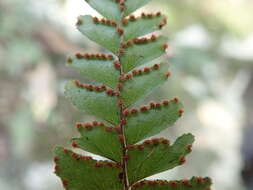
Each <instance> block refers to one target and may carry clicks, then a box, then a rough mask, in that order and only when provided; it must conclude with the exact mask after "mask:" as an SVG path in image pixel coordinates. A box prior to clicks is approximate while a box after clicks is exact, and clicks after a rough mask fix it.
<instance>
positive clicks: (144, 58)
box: [121, 36, 167, 72]
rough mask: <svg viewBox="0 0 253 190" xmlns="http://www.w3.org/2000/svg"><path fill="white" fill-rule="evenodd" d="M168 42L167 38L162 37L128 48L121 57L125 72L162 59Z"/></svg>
mask: <svg viewBox="0 0 253 190" xmlns="http://www.w3.org/2000/svg"><path fill="white" fill-rule="evenodd" d="M166 42H167V38H166V37H164V36H160V37H158V38H157V39H156V40H155V41H149V42H147V43H141V44H134V45H132V46H129V47H128V48H126V49H125V53H124V55H123V56H122V57H121V63H122V65H123V70H124V72H128V71H130V70H132V69H133V68H135V67H137V66H140V65H142V64H144V63H147V62H149V61H152V60H154V59H156V58H158V57H160V56H161V55H162V54H163V53H164V51H165V50H164V48H163V45H164V44H165V43H166Z"/></svg>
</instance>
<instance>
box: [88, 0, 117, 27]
mask: <svg viewBox="0 0 253 190" xmlns="http://www.w3.org/2000/svg"><path fill="white" fill-rule="evenodd" d="M85 1H86V2H87V3H88V4H89V5H90V6H91V7H93V8H94V9H95V10H96V11H98V12H99V13H100V14H101V15H103V16H104V17H106V18H108V19H112V20H115V21H117V22H119V21H120V14H121V13H120V9H119V5H118V3H116V1H114V0H85Z"/></svg>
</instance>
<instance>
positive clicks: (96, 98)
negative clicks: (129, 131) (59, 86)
mask: <svg viewBox="0 0 253 190" xmlns="http://www.w3.org/2000/svg"><path fill="white" fill-rule="evenodd" d="M65 96H66V97H67V98H68V99H69V100H70V101H71V102H72V104H73V105H74V106H76V107H77V108H78V109H79V110H81V111H85V112H87V113H89V114H92V115H95V116H97V117H99V118H101V119H104V120H106V121H108V122H110V123H113V124H117V123H118V122H119V119H118V118H119V110H118V109H117V99H116V97H115V96H113V97H111V96H108V95H107V94H106V93H105V92H95V91H89V90H87V89H82V88H80V87H77V86H76V84H75V82H74V81H70V82H68V83H67V84H66V85H65Z"/></svg>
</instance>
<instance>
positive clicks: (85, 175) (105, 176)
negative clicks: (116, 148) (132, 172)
mask: <svg viewBox="0 0 253 190" xmlns="http://www.w3.org/2000/svg"><path fill="white" fill-rule="evenodd" d="M54 152H55V155H56V158H57V161H56V175H58V176H59V177H60V178H61V179H62V181H63V183H64V184H65V185H64V186H65V189H68V190H84V189H87V190H98V189H108V190H109V189H111V190H121V189H122V185H121V183H120V181H119V178H118V174H119V172H120V169H119V168H117V167H115V166H113V167H111V166H108V165H103V166H101V167H95V164H96V160H93V159H89V160H87V159H85V158H84V157H82V156H81V155H78V154H75V155H74V156H73V152H72V151H70V150H67V152H64V148H61V147H57V148H56V149H55V151H54Z"/></svg>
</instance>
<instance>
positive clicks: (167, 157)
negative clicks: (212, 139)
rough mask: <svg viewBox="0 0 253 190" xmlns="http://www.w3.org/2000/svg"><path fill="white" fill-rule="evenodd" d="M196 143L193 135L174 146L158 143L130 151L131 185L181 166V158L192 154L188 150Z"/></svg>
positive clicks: (180, 140) (181, 139)
mask: <svg viewBox="0 0 253 190" xmlns="http://www.w3.org/2000/svg"><path fill="white" fill-rule="evenodd" d="M193 141H194V137H193V136H192V135H191V134H186V135H183V136H181V137H179V138H178V139H177V140H176V142H175V143H174V144H173V145H169V144H166V143H165V144H164V143H163V142H159V141H158V142H156V141H154V143H152V141H151V144H148V145H145V144H143V147H144V149H140V146H139V147H138V146H137V147H136V148H133V149H131V150H129V152H128V154H129V157H130V159H129V161H128V176H129V180H130V183H134V182H136V181H139V180H140V179H143V178H146V177H149V176H151V175H154V174H156V173H160V172H163V171H166V170H169V169H172V168H174V167H176V166H178V165H181V164H180V158H182V157H184V156H186V155H187V154H189V153H190V150H188V149H187V147H188V146H189V145H191V144H192V143H193Z"/></svg>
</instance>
